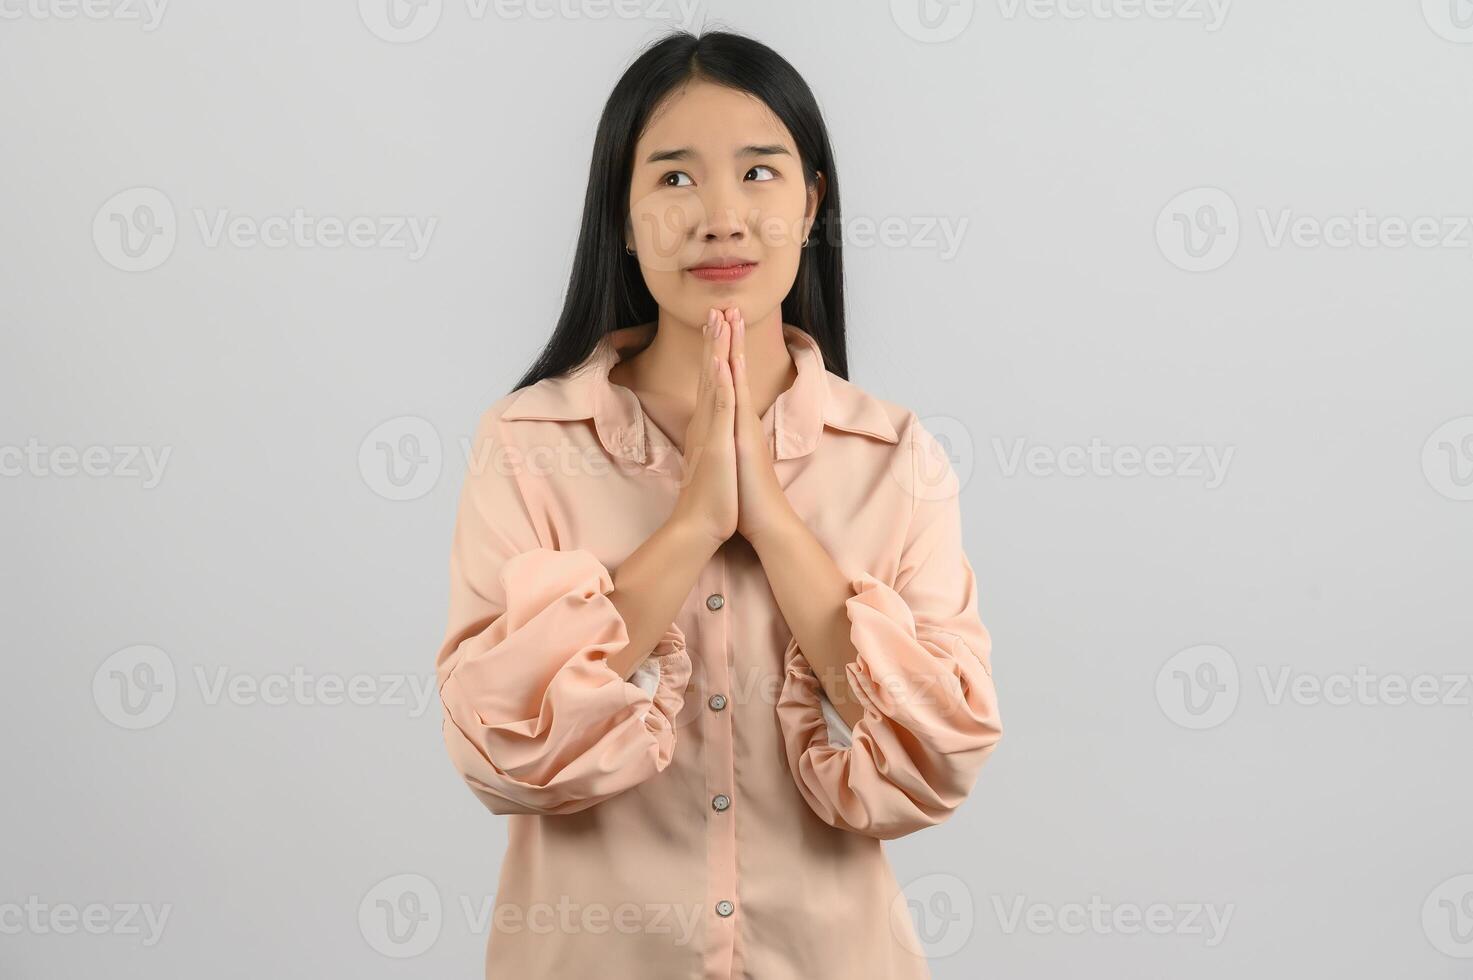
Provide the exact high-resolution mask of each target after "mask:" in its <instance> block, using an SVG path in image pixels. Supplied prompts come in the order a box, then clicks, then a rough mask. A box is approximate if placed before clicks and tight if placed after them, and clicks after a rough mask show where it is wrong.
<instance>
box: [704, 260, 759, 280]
mask: <svg viewBox="0 0 1473 980" xmlns="http://www.w3.org/2000/svg"><path fill="white" fill-rule="evenodd" d="M755 268H757V263H756V262H743V263H742V264H741V265H723V266H715V265H708V266H703V267H700V268H695V269H688V270H686V271H688V272H689V273H690V274H691V275H693V276H695V277H696V278H697V279H704V280H706V282H735V281H736V280H738V279H742V278H745V277H746V276H747V275H748V274H749V273H750V272H751V271H752V270H753V269H755Z"/></svg>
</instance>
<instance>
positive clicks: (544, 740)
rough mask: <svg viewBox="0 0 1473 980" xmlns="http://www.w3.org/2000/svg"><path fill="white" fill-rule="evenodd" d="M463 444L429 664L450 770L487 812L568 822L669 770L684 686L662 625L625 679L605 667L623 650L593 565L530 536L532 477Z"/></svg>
mask: <svg viewBox="0 0 1473 980" xmlns="http://www.w3.org/2000/svg"><path fill="white" fill-rule="evenodd" d="M498 433H499V426H498V423H497V421H496V419H495V417H494V414H493V413H489V412H488V413H487V414H486V415H485V416H483V418H482V420H481V423H480V425H479V426H478V428H477V432H476V437H475V439H474V440H473V444H472V450H473V451H472V452H471V454H470V459H471V461H472V464H473V465H472V466H471V467H470V468H469V471H468V472H467V474H466V478H465V482H464V485H463V488H462V491H461V497H460V505H459V509H458V511H457V516H456V521H455V531H454V537H453V541H452V547H451V556H450V610H449V617H448V620H449V622H448V626H447V629H446V634H445V639H444V642H443V644H442V645H441V647H440V650H439V653H438V655H437V656H436V674H437V680H438V684H439V689H440V699H441V703H442V708H443V730H444V737H445V743H446V746H447V748H448V749H449V753H450V758H451V760H452V761H453V762H454V764H455V767H456V769H457V770H458V771H459V772H460V773H461V775H462V776H463V777H464V779H465V781H466V783H467V784H468V785H469V786H470V788H471V789H472V791H473V792H474V793H475V794H476V796H477V797H478V798H479V799H480V800H481V802H482V803H484V804H485V805H486V806H487V807H488V808H489V809H490V810H491V812H493V813H498V814H512V813H535V814H558V813H573V812H576V811H578V810H583V809H586V808H588V807H591V806H594V805H595V804H597V803H600V802H602V801H603V800H606V799H608V798H609V797H611V796H614V795H615V794H618V793H620V792H622V791H624V790H626V789H629V788H630V787H632V786H635V785H638V784H639V783H641V782H643V781H645V780H647V779H649V778H650V777H651V776H654V775H655V774H656V773H658V772H661V771H662V770H664V769H665V767H666V766H668V765H669V763H670V760H671V757H672V755H673V753H674V750H675V735H676V717H677V715H678V714H679V713H680V710H681V708H682V707H683V705H684V698H685V689H686V685H687V683H688V681H689V679H690V675H691V661H690V656H689V654H688V653H687V651H686V644H685V636H684V635H683V634H682V632H681V630H680V628H679V627H678V626H677V625H675V624H674V623H671V624H670V626H669V627H668V628H667V629H666V630H665V633H664V635H663V636H662V637H661V638H660V640H659V642H658V643H657V644H656V646H655V649H654V650H653V651H652V652H651V654H650V656H649V657H648V658H647V659H646V660H645V662H644V663H643V664H642V665H641V667H640V669H639V670H638V671H636V672H635V674H634V675H633V676H631V677H630V678H629V679H627V680H626V679H625V678H623V677H621V676H620V675H619V673H618V672H617V671H615V670H614V669H613V668H612V667H610V666H609V664H608V657H609V656H610V655H611V654H614V653H616V652H618V651H620V650H622V649H623V648H624V647H626V646H627V645H628V643H629V634H628V630H627V628H626V625H625V623H624V620H623V618H622V617H621V616H620V614H619V611H618V608H617V607H616V606H615V605H614V604H613V602H612V601H611V600H610V598H609V595H610V593H612V592H613V589H614V583H613V578H612V576H611V574H610V572H609V570H608V568H606V567H605V566H604V565H603V564H602V563H601V562H600V561H599V560H598V559H597V558H596V557H595V556H594V555H593V553H592V552H590V551H587V550H585V549H573V550H567V551H563V550H558V549H557V548H555V547H550V546H548V544H547V543H546V542H545V541H544V538H545V537H548V536H549V535H548V534H547V532H546V529H545V528H544V529H543V530H542V533H539V527H538V522H539V521H541V520H542V518H541V517H540V516H538V512H540V510H541V509H542V508H536V507H534V506H529V503H530V502H535V500H536V493H537V487H538V482H537V481H538V479H539V478H538V477H537V476H536V475H535V474H532V473H529V472H527V471H526V468H525V467H524V466H521V465H519V463H518V461H517V458H516V457H515V456H514V455H513V454H511V453H508V452H505V451H504V447H505V444H504V443H503V442H502V441H501V440H500V439H499V438H496V435H497V434H498Z"/></svg>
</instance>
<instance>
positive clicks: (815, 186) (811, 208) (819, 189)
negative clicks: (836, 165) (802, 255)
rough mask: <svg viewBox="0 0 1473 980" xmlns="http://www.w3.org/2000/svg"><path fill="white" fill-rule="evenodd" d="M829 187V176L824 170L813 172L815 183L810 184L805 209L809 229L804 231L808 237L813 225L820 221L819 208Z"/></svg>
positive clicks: (804, 220)
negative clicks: (827, 176)
mask: <svg viewBox="0 0 1473 980" xmlns="http://www.w3.org/2000/svg"><path fill="white" fill-rule="evenodd" d="M828 189H829V182H828V178H826V177H824V175H823V171H822V170H815V171H814V172H813V183H812V184H809V185H808V204H807V206H806V207H804V209H803V224H804V227H805V228H806V229H807V231H805V232H804V233H803V237H804V238H805V239H806V238H807V237H808V235H809V234H810V233H811V232H812V230H813V225H814V224H815V223H816V222H817V221H818V208H819V205H821V204H823V195H824V192H825V191H827V190H828Z"/></svg>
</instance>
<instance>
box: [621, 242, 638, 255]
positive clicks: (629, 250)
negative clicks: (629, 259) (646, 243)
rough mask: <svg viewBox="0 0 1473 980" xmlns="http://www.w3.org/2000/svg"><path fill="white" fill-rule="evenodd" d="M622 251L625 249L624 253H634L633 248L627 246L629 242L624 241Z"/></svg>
mask: <svg viewBox="0 0 1473 980" xmlns="http://www.w3.org/2000/svg"><path fill="white" fill-rule="evenodd" d="M624 251H625V253H627V254H629V255H633V254H635V252H634V249H632V248H630V247H629V243H628V242H625V243H624Z"/></svg>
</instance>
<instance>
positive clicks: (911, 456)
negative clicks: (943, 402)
mask: <svg viewBox="0 0 1473 980" xmlns="http://www.w3.org/2000/svg"><path fill="white" fill-rule="evenodd" d="M828 382H829V393H830V398H829V405H828V407H827V409H826V412H825V419H824V422H825V424H828V425H831V426H833V427H835V428H840V429H846V430H848V431H855V432H866V433H868V434H870V435H874V436H876V437H878V438H881V439H883V440H884V441H886V442H888V443H891V444H892V446H893V454H894V460H895V461H894V464H893V465H894V467H895V472H896V473H897V474H901V473H908V474H909V477H908V479H909V481H910V482H909V484H908V485H909V486H910V488H911V490H912V491H913V492H914V494H915V495H916V496H918V497H920V496H932V497H934V496H937V495H940V496H942V497H946V496H951V495H952V494H953V493H954V492H955V491H956V489H958V477H957V473H956V469H955V466H954V465H953V457H954V456H955V455H956V453H957V452H959V451H965V445H956V443H958V442H961V443H963V444H965V443H967V442H969V441H970V440H969V437H967V436H966V430H965V427H964V426H963V424H962V422H961V420H959V419H955V418H950V417H948V416H944V415H938V416H928V417H926V418H922V417H921V416H920V414H919V413H918V412H916V411H915V410H914V409H912V408H911V407H910V406H908V405H903V404H901V403H899V402H896V401H891V400H890V399H886V398H881V397H879V396H877V395H875V394H873V393H871V392H869V391H867V390H866V389H864V388H863V387H862V386H860V385H859V384H856V383H855V382H853V381H847V380H845V379H844V378H841V377H839V376H838V375H837V374H834V373H833V372H832V371H830V372H829V375H828ZM830 416H832V417H830Z"/></svg>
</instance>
